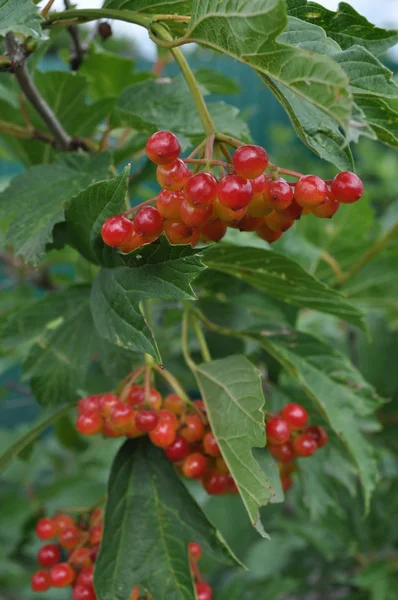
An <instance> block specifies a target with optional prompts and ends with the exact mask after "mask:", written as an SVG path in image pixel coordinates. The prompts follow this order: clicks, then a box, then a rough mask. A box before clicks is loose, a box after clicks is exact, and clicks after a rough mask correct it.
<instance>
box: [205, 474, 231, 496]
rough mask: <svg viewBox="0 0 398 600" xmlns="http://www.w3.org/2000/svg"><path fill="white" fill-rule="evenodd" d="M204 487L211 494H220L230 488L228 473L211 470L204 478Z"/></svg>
mask: <svg viewBox="0 0 398 600" xmlns="http://www.w3.org/2000/svg"><path fill="white" fill-rule="evenodd" d="M203 487H204V488H205V490H206V492H207V493H208V494H210V496H220V495H221V494H225V493H226V491H227V490H228V474H227V473H219V472H217V471H210V472H208V473H206V475H205V476H204V478H203Z"/></svg>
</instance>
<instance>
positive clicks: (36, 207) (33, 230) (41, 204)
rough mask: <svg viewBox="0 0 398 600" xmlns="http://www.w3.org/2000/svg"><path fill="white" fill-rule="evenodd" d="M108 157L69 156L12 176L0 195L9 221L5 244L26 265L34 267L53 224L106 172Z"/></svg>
mask: <svg viewBox="0 0 398 600" xmlns="http://www.w3.org/2000/svg"><path fill="white" fill-rule="evenodd" d="M109 163H110V154H109V153H108V152H103V153H100V154H94V155H88V154H80V155H73V154H68V155H65V156H60V157H59V158H58V159H57V160H56V161H55V162H54V163H52V164H49V165H40V166H37V167H33V168H32V169H29V170H28V171H26V172H25V173H22V175H18V176H17V177H15V178H14V179H13V180H12V181H11V183H10V185H9V186H8V187H7V188H6V189H5V190H4V191H3V192H2V193H0V213H1V215H2V216H3V217H5V218H7V219H10V220H11V222H10V225H9V228H8V232H7V235H6V239H5V243H6V244H10V245H12V246H14V250H15V253H16V254H17V255H21V256H23V257H24V259H25V260H26V261H27V262H31V263H33V264H37V263H38V261H39V258H40V256H41V255H42V253H43V251H44V248H45V245H46V244H47V243H48V242H50V241H51V240H52V235H51V234H52V230H53V227H54V225H55V224H56V223H59V222H61V221H63V220H64V209H65V206H66V204H67V203H68V202H69V201H70V200H71V199H72V198H73V196H75V195H76V194H78V193H79V192H80V191H81V190H83V189H84V188H86V187H87V186H88V185H90V184H91V183H94V182H95V181H97V180H98V179H105V178H106V177H107V173H108V166H109Z"/></svg>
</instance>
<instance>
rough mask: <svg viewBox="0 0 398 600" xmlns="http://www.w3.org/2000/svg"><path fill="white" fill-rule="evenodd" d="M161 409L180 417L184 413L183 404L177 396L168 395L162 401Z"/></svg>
mask: <svg viewBox="0 0 398 600" xmlns="http://www.w3.org/2000/svg"><path fill="white" fill-rule="evenodd" d="M163 408H164V409H165V410H168V411H169V412H172V413H174V414H175V415H182V414H183V413H184V412H185V403H184V401H183V400H181V398H180V396H178V394H169V395H168V396H166V398H165V399H164V402H163Z"/></svg>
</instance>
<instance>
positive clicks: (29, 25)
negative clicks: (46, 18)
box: [0, 0, 46, 38]
mask: <svg viewBox="0 0 398 600" xmlns="http://www.w3.org/2000/svg"><path fill="white" fill-rule="evenodd" d="M41 21H42V18H41V16H40V15H39V13H38V11H37V8H36V7H35V6H34V4H33V2H32V1H31V0H3V1H2V2H1V4H0V36H5V35H6V33H8V32H9V31H11V32H13V33H21V34H22V35H26V36H28V37H33V38H44V37H46V36H45V35H44V33H43V30H42V28H41Z"/></svg>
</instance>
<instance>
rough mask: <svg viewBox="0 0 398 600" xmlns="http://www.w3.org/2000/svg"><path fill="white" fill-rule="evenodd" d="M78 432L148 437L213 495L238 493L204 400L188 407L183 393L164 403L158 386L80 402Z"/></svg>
mask: <svg viewBox="0 0 398 600" xmlns="http://www.w3.org/2000/svg"><path fill="white" fill-rule="evenodd" d="M78 413H79V414H78V417H77V421H76V428H77V430H78V431H79V432H80V433H81V434H83V435H95V434H102V435H103V436H104V437H120V436H126V437H130V438H135V437H139V436H142V435H148V436H149V439H150V440H151V442H152V443H153V444H154V445H155V446H158V447H159V448H162V449H163V450H164V453H165V455H166V457H167V458H168V459H169V460H170V461H171V462H173V463H175V465H176V467H177V469H178V470H179V471H180V472H181V473H182V474H183V475H184V476H185V477H188V478H190V479H198V480H200V481H201V483H202V485H203V487H204V488H205V489H206V491H207V492H208V493H209V494H212V495H220V494H225V493H237V488H236V485H235V482H234V480H233V478H232V476H231V474H230V473H229V470H228V467H227V465H226V463H225V461H224V460H223V458H222V457H221V452H220V448H219V446H218V444H217V441H216V438H215V437H214V435H213V433H212V432H211V429H210V425H209V422H208V419H207V417H206V409H205V406H204V403H203V402H202V401H201V400H196V401H194V402H192V403H190V404H189V405H187V404H185V403H184V402H183V401H182V399H181V398H180V397H179V396H178V395H177V394H169V395H168V396H166V397H165V398H164V399H163V398H162V396H161V394H160V393H159V392H158V391H157V390H156V389H154V388H149V389H148V390H147V393H145V387H143V386H141V385H129V386H126V387H125V389H124V390H123V392H122V394H121V396H120V397H119V396H116V395H114V394H103V395H96V396H88V397H86V398H82V399H81V400H80V401H79V406H78Z"/></svg>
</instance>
